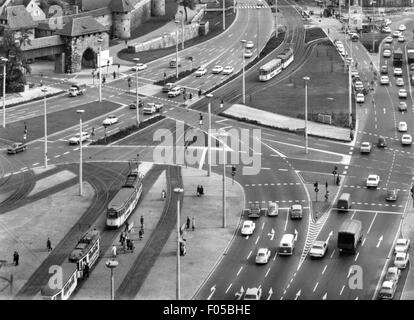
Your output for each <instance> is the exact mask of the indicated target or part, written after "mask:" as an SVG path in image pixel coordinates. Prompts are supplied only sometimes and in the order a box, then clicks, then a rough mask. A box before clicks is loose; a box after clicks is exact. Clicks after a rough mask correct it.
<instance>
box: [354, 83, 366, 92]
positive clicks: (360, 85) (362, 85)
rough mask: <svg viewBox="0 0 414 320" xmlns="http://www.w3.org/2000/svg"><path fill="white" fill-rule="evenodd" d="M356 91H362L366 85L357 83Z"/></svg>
mask: <svg viewBox="0 0 414 320" xmlns="http://www.w3.org/2000/svg"><path fill="white" fill-rule="evenodd" d="M354 86H355V90H357V91H360V90H362V89H364V84H363V83H362V81H355V84H354Z"/></svg>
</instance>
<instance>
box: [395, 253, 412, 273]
mask: <svg viewBox="0 0 414 320" xmlns="http://www.w3.org/2000/svg"><path fill="white" fill-rule="evenodd" d="M408 261H410V254H409V253H408V252H398V253H397V254H396V255H395V259H394V266H396V267H397V268H398V269H405V268H406V267H407V264H408Z"/></svg>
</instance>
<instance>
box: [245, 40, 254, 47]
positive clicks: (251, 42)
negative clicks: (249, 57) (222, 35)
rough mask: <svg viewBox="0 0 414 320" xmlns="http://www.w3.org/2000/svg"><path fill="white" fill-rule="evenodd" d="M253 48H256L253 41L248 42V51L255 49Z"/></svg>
mask: <svg viewBox="0 0 414 320" xmlns="http://www.w3.org/2000/svg"><path fill="white" fill-rule="evenodd" d="M253 48H254V43H253V41H247V42H246V49H253Z"/></svg>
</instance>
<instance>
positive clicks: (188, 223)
mask: <svg viewBox="0 0 414 320" xmlns="http://www.w3.org/2000/svg"><path fill="white" fill-rule="evenodd" d="M190 222H191V220H190V217H189V216H187V226H186V227H187V229H190Z"/></svg>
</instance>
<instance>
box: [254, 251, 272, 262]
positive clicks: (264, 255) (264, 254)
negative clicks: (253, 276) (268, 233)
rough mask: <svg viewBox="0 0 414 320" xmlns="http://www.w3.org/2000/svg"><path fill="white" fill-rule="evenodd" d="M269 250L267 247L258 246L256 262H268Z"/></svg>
mask: <svg viewBox="0 0 414 320" xmlns="http://www.w3.org/2000/svg"><path fill="white" fill-rule="evenodd" d="M269 258H270V250H269V249H267V248H260V249H259V250H257V255H256V259H255V261H256V264H266V263H268V262H269Z"/></svg>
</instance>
